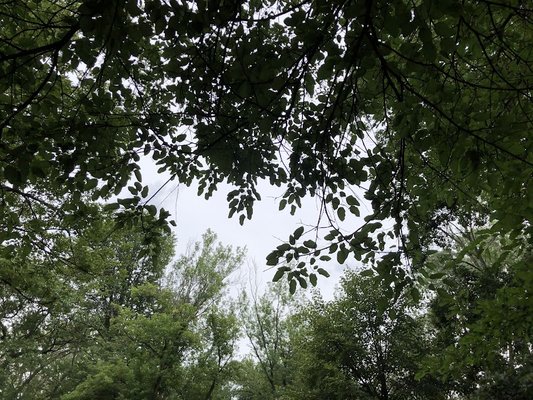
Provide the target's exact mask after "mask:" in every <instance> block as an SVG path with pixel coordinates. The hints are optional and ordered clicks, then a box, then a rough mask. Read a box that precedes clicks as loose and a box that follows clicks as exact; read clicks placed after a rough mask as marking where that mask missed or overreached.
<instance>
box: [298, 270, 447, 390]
mask: <svg viewBox="0 0 533 400" xmlns="http://www.w3.org/2000/svg"><path fill="white" fill-rule="evenodd" d="M383 299H386V296H385V295H384V293H383V291H380V290H379V283H377V282H376V280H375V278H372V277H361V276H359V275H356V274H353V273H351V274H348V275H347V276H346V277H345V278H344V279H343V281H342V291H341V293H340V294H339V296H338V298H337V299H335V300H333V301H331V302H324V301H323V300H321V299H320V298H315V299H314V301H313V303H312V304H311V305H309V306H308V307H307V308H306V309H304V310H303V313H302V314H301V316H300V318H301V319H302V322H303V324H305V328H304V329H303V334H301V339H300V340H301V342H300V346H301V347H302V351H303V352H304V354H307V356H306V358H303V363H304V365H303V367H301V372H300V374H302V376H303V379H304V382H305V385H304V388H305V390H307V394H306V395H305V397H306V398H313V399H315V398H316V399H322V398H334V399H337V398H338V399H341V398H342V399H391V400H392V399H445V398H446V395H447V393H448V389H447V388H446V386H445V385H443V384H441V383H439V382H438V381H437V380H436V379H434V378H431V377H429V376H427V377H426V379H422V380H418V379H415V374H416V372H417V371H418V369H419V368H420V365H421V360H422V359H423V358H424V356H425V355H426V354H427V353H429V352H432V351H434V349H433V348H432V344H431V336H430V333H429V330H428V326H427V324H426V323H425V321H424V319H423V318H421V317H419V316H418V315H417V311H416V310H415V308H414V307H413V305H411V304H409V299H407V298H405V297H401V298H398V299H397V300H396V302H394V303H390V304H388V306H387V307H386V310H385V312H383V313H382V312H380V311H379V310H378V309H379V306H378V303H379V302H381V301H382V300H383ZM304 393H305V392H304Z"/></svg>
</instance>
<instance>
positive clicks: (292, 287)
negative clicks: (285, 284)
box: [289, 278, 296, 294]
mask: <svg viewBox="0 0 533 400" xmlns="http://www.w3.org/2000/svg"><path fill="white" fill-rule="evenodd" d="M295 292H296V280H295V279H294V278H293V279H292V280H291V281H290V282H289V293H290V294H294V293H295Z"/></svg>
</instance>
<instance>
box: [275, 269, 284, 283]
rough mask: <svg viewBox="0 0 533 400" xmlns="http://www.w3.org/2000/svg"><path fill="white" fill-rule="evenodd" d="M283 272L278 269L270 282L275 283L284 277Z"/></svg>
mask: <svg viewBox="0 0 533 400" xmlns="http://www.w3.org/2000/svg"><path fill="white" fill-rule="evenodd" d="M285 272H286V271H285V270H284V269H282V268H278V270H277V271H276V273H275V274H274V277H273V278H272V282H277V281H279V280H280V279H281V278H282V277H283V275H285Z"/></svg>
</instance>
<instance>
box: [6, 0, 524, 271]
mask: <svg viewBox="0 0 533 400" xmlns="http://www.w3.org/2000/svg"><path fill="white" fill-rule="evenodd" d="M0 7H1V8H0V11H1V12H0V15H1V17H0V18H1V20H0V22H1V25H0V26H1V28H0V38H1V40H0V76H1V78H2V79H1V80H0V129H1V131H0V132H1V146H0V184H1V186H0V189H1V191H0V195H1V196H2V207H1V209H0V212H1V215H0V218H1V219H2V220H3V221H7V223H6V224H5V226H4V227H3V230H2V240H4V241H5V240H13V239H16V238H18V237H19V236H17V235H19V234H17V233H16V229H15V227H17V226H18V225H20V223H21V219H20V211H21V209H26V208H29V207H33V206H34V205H36V204H41V205H45V206H47V207H48V208H49V209H50V210H55V209H57V210H59V211H60V212H61V213H64V214H65V215H73V214H75V213H76V212H78V209H79V208H80V207H81V201H80V199H81V194H83V193H87V192H88V191H90V190H93V189H96V190H94V192H93V196H94V198H95V199H99V198H104V199H105V198H106V197H107V196H109V195H110V194H112V193H120V191H121V190H122V189H123V188H125V187H128V188H129V189H130V191H131V193H132V196H131V197H128V198H122V199H120V200H119V201H118V204H117V207H120V208H123V211H124V212H127V213H129V214H133V215H131V216H130V217H131V218H134V219H135V218H137V219H139V218H140V216H141V215H142V213H143V211H142V210H143V209H146V210H148V211H149V212H150V213H152V214H153V215H156V213H157V210H156V209H155V208H154V207H151V206H148V203H149V199H150V197H149V193H148V188H147V187H146V186H145V185H143V183H142V181H141V179H142V176H141V174H140V171H139V165H138V160H139V154H145V155H147V156H150V157H152V158H153V159H154V160H156V162H157V163H158V165H159V166H160V168H161V171H167V172H168V173H170V175H171V176H172V178H174V179H177V180H178V181H179V182H182V183H185V184H190V183H191V182H192V181H193V180H197V181H198V182H199V187H200V194H204V195H205V196H206V197H209V196H210V195H211V194H212V192H213V191H214V190H216V189H217V185H218V184H219V183H220V182H222V181H227V182H229V183H230V184H233V185H235V186H236V189H235V190H233V191H231V192H230V193H228V202H229V208H230V215H233V214H235V213H236V214H237V215H239V219H240V221H241V223H243V222H244V220H245V219H246V218H251V217H252V214H253V205H254V202H255V201H257V200H259V199H260V194H259V193H258V192H257V189H256V184H257V182H258V180H260V179H267V180H269V181H270V182H271V183H272V184H274V185H277V186H282V188H283V189H282V190H283V191H284V192H283V197H282V199H281V200H280V208H285V207H289V209H290V211H291V212H294V211H295V209H296V208H297V207H299V206H300V204H301V199H302V198H303V197H305V196H317V197H318V198H319V199H320V201H321V203H322V205H323V206H324V207H323V208H322V210H323V214H322V217H323V221H326V222H327V223H326V224H320V225H319V226H321V227H324V225H325V228H326V230H327V232H326V233H324V234H323V233H322V232H319V235H318V237H319V238H324V241H323V242H322V241H319V243H318V244H317V243H316V240H310V239H309V238H307V237H306V236H302V232H301V231H300V230H299V229H298V230H297V231H295V232H294V234H292V235H291V236H290V237H289V238H288V243H287V244H286V245H282V246H280V247H279V248H278V249H277V250H276V251H274V252H273V253H272V254H271V257H270V258H269V263H270V264H277V263H278V262H282V263H284V262H285V261H286V260H287V261H291V260H293V259H298V260H299V261H301V260H302V259H303V258H307V259H308V261H309V264H308V268H310V269H314V268H318V267H317V266H316V263H313V262H312V257H314V258H316V257H317V256H323V255H321V252H323V251H329V252H331V253H336V254H337V259H338V261H339V262H344V261H346V260H347V259H348V257H349V256H353V257H355V258H360V257H365V258H366V259H367V260H368V261H371V260H372V259H374V258H377V261H379V262H381V263H382V264H381V265H382V266H381V268H377V270H378V272H379V273H380V274H381V275H382V276H384V277H385V278H386V279H387V277H389V276H392V277H396V278H400V279H402V278H404V275H405V272H404V270H403V269H400V270H396V269H395V268H394V267H395V266H397V265H399V264H401V262H402V257H400V254H403V255H407V256H408V258H409V260H411V262H412V264H413V266H414V267H419V266H421V265H422V261H423V259H424V251H425V250H426V249H427V248H428V246H430V245H431V242H432V240H433V237H434V231H435V229H436V228H437V227H439V226H441V225H442V224H443V223H446V220H447V218H446V216H448V219H449V218H450V217H449V216H450V214H457V213H459V212H460V213H462V214H463V215H464V216H465V218H472V217H473V216H475V217H476V218H480V217H487V218H491V219H492V220H494V221H495V222H496V223H495V224H494V229H495V230H496V231H499V232H502V233H508V232H519V231H528V232H529V231H530V229H531V219H532V208H531V206H530V204H531V202H532V196H533V192H532V190H531V187H533V185H531V182H530V180H531V176H532V175H533V174H532V172H533V159H532V158H531V157H532V154H533V151H531V150H532V141H531V129H532V126H531V125H532V124H531V117H530V116H531V115H532V113H533V112H532V111H533V110H532V104H533V102H532V101H531V92H532V90H531V89H532V83H531V75H532V74H531V65H532V62H533V60H532V53H531V46H530V43H531V41H532V39H533V28H532V27H533V24H532V17H531V15H532V13H533V10H532V9H531V6H530V4H529V2H527V1H522V0H500V1H488V0H465V1H461V2H459V1H456V0H445V1H438V2H437V1H433V0H421V1H417V2H412V1H407V0H393V1H388V0H387V1H385V0H350V1H334V2H328V1H324V0H313V1H309V0H302V1H292V0H263V1H250V2H242V1H237V0H230V1H224V2H216V1H209V2H205V1H184V2H178V1H174V0H171V1H162V0H161V1H160V0H146V1H143V2H140V1H136V0H113V1H102V0H79V1H65V0H61V1H51V0H45V1H35V0H23V1H18V2H7V3H3V4H2V5H0ZM131 178H134V182H133V184H131V185H130V184H129V182H130V179H131ZM128 185H130V186H128ZM356 187H360V188H361V189H362V190H363V191H364V192H365V197H366V199H367V200H368V201H369V202H370V203H371V204H372V210H371V211H370V213H369V214H370V215H368V216H367V220H366V222H364V223H362V224H359V225H358V226H355V227H354V228H353V229H352V230H351V231H348V232H347V231H345V230H341V229H339V220H340V221H342V220H344V219H345V218H347V217H349V216H350V215H353V216H358V215H359V214H360V213H364V210H365V208H364V207H362V206H361V199H360V198H358V197H357V196H354V195H353V194H352V192H351V191H352V190H353V189H354V188H356ZM42 188H47V189H50V190H52V191H53V192H54V193H57V194H60V195H61V196H60V198H61V201H60V202H58V203H57V204H50V203H49V202H48V201H47V199H46V198H44V197H43V195H42V193H40V190H41V189H42ZM63 195H65V196H63ZM166 216H167V214H166V213H165V212H161V213H160V214H159V215H158V217H159V223H160V224H163V223H164V220H165V219H166ZM388 218H390V219H391V220H393V221H394V222H395V224H394V228H393V229H391V235H392V236H393V237H394V238H396V239H397V242H398V243H399V246H398V247H399V249H397V250H392V251H398V255H397V256H396V257H391V258H389V259H386V260H384V261H383V260H380V259H379V257H377V256H378V255H379V254H380V253H379V252H380V251H384V250H386V248H387V247H388V246H389V244H390V242H389V241H386V240H384V236H383V235H382V233H384V232H380V234H377V233H378V232H377V231H378V230H379V229H380V227H381V222H382V221H384V220H387V219H388ZM323 221H322V222H323ZM317 228H318V226H317ZM21 239H23V240H22V241H23V243H32V242H34V241H36V240H38V238H36V237H35V236H32V235H30V234H24V235H22V236H21ZM300 239H301V240H300ZM297 265H298V264H297ZM304 267H305V265H301V267H300V268H296V269H294V270H293V271H287V273H290V275H289V277H290V278H291V279H298V277H303V276H305V275H304V274H302V271H304V272H305V270H304Z"/></svg>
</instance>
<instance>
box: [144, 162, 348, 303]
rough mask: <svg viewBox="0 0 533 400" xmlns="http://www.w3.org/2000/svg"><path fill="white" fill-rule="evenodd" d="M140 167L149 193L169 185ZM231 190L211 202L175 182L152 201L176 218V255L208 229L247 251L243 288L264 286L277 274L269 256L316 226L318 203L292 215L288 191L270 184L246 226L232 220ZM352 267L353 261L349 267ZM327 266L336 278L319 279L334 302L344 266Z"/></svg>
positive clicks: (307, 204) (219, 193)
mask: <svg viewBox="0 0 533 400" xmlns="http://www.w3.org/2000/svg"><path fill="white" fill-rule="evenodd" d="M141 167H142V175H143V184H145V185H146V184H148V185H149V186H150V192H151V193H154V192H155V190H157V189H158V188H159V187H161V185H163V184H164V183H165V181H166V180H167V177H168V176H167V175H164V174H157V172H156V167H154V166H153V165H152V163H151V162H150V160H148V159H143V160H142V162H141ZM230 190H232V187H229V186H228V185H220V187H219V190H218V191H217V192H215V193H214V195H213V196H212V197H211V198H210V199H209V200H205V199H204V197H203V196H198V195H197V186H196V185H193V186H191V187H187V186H185V185H183V184H181V185H179V184H178V183H177V182H176V181H172V182H170V183H169V184H168V185H166V187H165V188H164V190H162V191H161V193H160V194H158V196H157V197H156V198H155V199H154V201H153V202H152V203H153V204H155V205H156V206H158V207H163V208H165V209H166V210H167V211H169V212H170V213H171V215H172V217H173V218H174V219H175V220H176V223H177V227H176V228H175V229H174V233H175V235H176V238H177V245H176V254H178V255H179V254H183V253H184V252H185V250H186V248H187V245H188V244H189V243H190V242H193V241H196V240H199V239H200V238H201V235H202V234H203V233H204V232H205V231H206V230H207V229H211V230H212V231H214V232H215V233H216V234H217V235H218V238H219V240H220V242H221V243H222V244H224V245H231V246H233V247H246V249H247V261H246V262H245V263H244V265H243V266H242V267H241V271H239V273H238V275H239V276H238V277H237V278H236V280H237V281H240V282H241V284H242V285H247V284H248V283H249V281H250V279H251V280H252V281H253V280H257V283H258V285H259V286H260V287H264V285H266V283H267V282H269V281H271V280H272V277H273V276H274V273H275V272H276V267H268V266H266V260H265V259H266V256H267V255H268V254H269V253H270V252H271V251H272V250H274V249H275V247H276V246H278V245H279V244H281V243H283V242H284V240H286V239H287V238H288V237H289V235H290V234H291V233H292V232H294V230H295V229H296V228H297V227H298V226H300V224H301V223H303V224H307V225H313V226H314V225H316V222H317V217H318V205H317V204H316V199H315V198H307V199H304V201H302V208H301V209H299V210H298V211H297V212H296V214H295V215H294V216H292V215H290V213H289V211H288V209H289V207H287V208H286V209H285V210H283V211H279V209H278V207H279V199H278V200H276V198H277V197H278V198H279V197H280V196H281V195H282V194H283V189H282V188H278V187H273V186H271V185H269V184H268V183H263V184H260V186H259V188H258V191H259V193H260V194H261V198H262V200H261V201H260V202H256V205H255V207H254V214H253V218H252V220H246V221H245V223H244V225H243V226H241V225H239V221H238V215H235V216H234V217H233V218H231V219H229V218H228V212H229V209H228V204H227V201H226V195H227V193H228V192H229V191H230ZM333 258H334V257H333ZM254 264H255V266H256V267H257V276H256V277H253V275H255V274H256V272H255V268H254ZM353 266H354V265H353V264H350V263H349V262H348V267H353ZM325 268H326V269H327V270H328V272H329V273H330V275H331V276H330V277H329V278H325V277H323V276H319V279H318V287H319V288H320V291H321V293H322V295H323V296H324V297H325V298H331V297H332V295H333V292H334V288H335V286H336V284H337V283H338V280H339V278H340V276H341V275H342V271H343V267H342V266H339V265H338V264H337V263H333V262H330V263H328V265H327V266H325Z"/></svg>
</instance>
